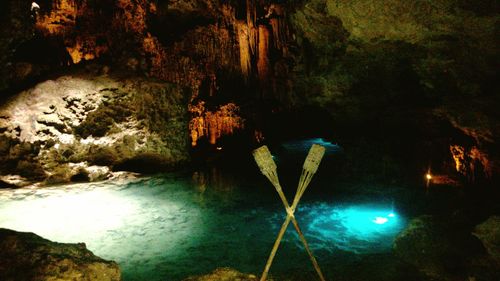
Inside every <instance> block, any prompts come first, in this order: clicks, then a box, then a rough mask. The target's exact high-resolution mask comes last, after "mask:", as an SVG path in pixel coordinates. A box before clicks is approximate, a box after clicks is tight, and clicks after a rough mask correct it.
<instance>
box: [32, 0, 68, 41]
mask: <svg viewBox="0 0 500 281" xmlns="http://www.w3.org/2000/svg"><path fill="white" fill-rule="evenodd" d="M52 5H53V8H52V10H51V11H50V13H48V14H45V15H41V16H40V17H39V18H38V19H37V22H36V24H35V28H36V30H38V32H40V33H41V34H42V35H43V36H49V35H52V36H54V35H64V34H65V33H68V32H70V31H71V30H73V28H74V26H75V23H76V18H77V15H78V7H77V5H76V1H75V0H54V1H53V4H52Z"/></svg>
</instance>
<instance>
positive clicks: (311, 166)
mask: <svg viewBox="0 0 500 281" xmlns="http://www.w3.org/2000/svg"><path fill="white" fill-rule="evenodd" d="M324 155H325V147H324V146H321V145H319V144H313V145H312V146H311V149H310V150H309V154H307V158H306V160H305V161H304V166H303V168H304V170H306V171H308V172H309V173H312V174H315V173H316V171H317V170H318V167H319V164H320V163H321V159H323V156H324Z"/></svg>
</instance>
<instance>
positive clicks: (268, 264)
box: [260, 215, 291, 281]
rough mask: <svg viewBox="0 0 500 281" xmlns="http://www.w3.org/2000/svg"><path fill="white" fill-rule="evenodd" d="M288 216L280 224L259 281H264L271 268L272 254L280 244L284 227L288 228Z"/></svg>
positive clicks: (274, 254) (273, 254)
mask: <svg viewBox="0 0 500 281" xmlns="http://www.w3.org/2000/svg"><path fill="white" fill-rule="evenodd" d="M290 219H291V217H290V216H288V215H287V216H286V220H285V221H284V222H283V225H282V226H281V229H280V232H279V234H278V238H276V241H275V242H274V245H273V249H272V250H271V254H270V255H269V258H268V259H267V263H266V267H265V268H264V272H262V276H261V277H260V281H265V280H266V278H267V274H268V273H269V269H270V268H271V264H272V263H273V260H274V256H276V252H277V251H278V247H279V246H280V243H281V239H283V235H284V234H285V231H286V229H287V228H288V224H290Z"/></svg>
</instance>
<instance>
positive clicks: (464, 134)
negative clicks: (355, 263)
mask: <svg viewBox="0 0 500 281" xmlns="http://www.w3.org/2000/svg"><path fill="white" fill-rule="evenodd" d="M498 11H499V6H498V3H496V2H495V1H489V0H485V1H475V2H474V3H472V2H470V1H454V0H440V1H411V3H410V2H408V1H400V0H390V1H382V0H380V1H378V0H375V1H373V0H351V1H337V0H309V1H302V2H301V4H300V5H298V6H297V7H296V9H295V10H294V11H293V13H291V15H290V20H291V24H292V26H293V28H294V29H295V31H296V32H295V34H296V36H297V42H298V44H299V45H300V46H301V48H300V51H301V53H302V54H301V56H299V58H298V64H297V67H296V69H297V70H300V71H298V72H296V74H297V78H296V81H297V82H296V83H295V84H294V93H295V97H297V98H298V99H299V100H300V102H299V103H302V104H313V105H315V106H318V107H321V108H324V109H326V110H327V111H329V112H330V114H331V115H332V116H333V119H334V120H335V121H334V123H335V124H332V125H333V126H332V128H335V129H334V130H335V133H334V134H337V135H345V137H346V138H349V136H348V135H351V138H355V139H360V138H363V137H367V139H366V141H374V140H375V141H376V142H380V144H378V145H379V146H382V147H383V146H385V145H384V143H387V145H386V146H387V147H388V148H389V149H390V150H392V151H396V150H397V148H398V147H401V151H399V152H397V153H396V155H389V154H390V153H389V154H388V153H383V154H385V155H379V156H378V158H379V159H382V158H386V159H391V160H390V162H392V163H394V166H398V165H402V166H404V165H406V164H408V163H409V161H408V159H415V160H416V162H420V163H422V164H421V165H422V166H423V165H428V163H431V166H432V168H433V169H435V170H436V172H437V171H439V172H445V173H448V172H450V173H453V169H452V168H453V167H452V166H454V165H455V163H454V162H455V158H454V157H455V156H454V155H452V153H450V149H449V147H450V146H455V145H458V146H461V147H463V148H464V149H465V150H467V151H469V152H467V153H468V154H469V155H468V156H467V157H469V158H477V159H478V160H477V161H476V160H473V161H469V162H471V163H472V165H475V167H472V168H469V169H468V171H467V172H464V169H462V170H461V171H458V172H457V171H456V170H455V175H460V176H461V177H464V178H469V179H474V180H475V181H477V180H479V179H480V178H482V179H485V178H490V177H491V175H498V174H500V169H499V165H498V163H499V162H498V161H499V158H498V157H496V156H494V155H496V154H498V149H496V148H495V147H497V146H498V143H497V141H496V140H497V139H498V137H499V136H500V130H499V126H498V124H499V123H500V118H499V116H498V114H497V111H496V110H494V109H493V107H494V106H493V105H495V106H496V107H498V105H499V104H500V103H499V100H498V98H497V97H498V95H497V94H496V93H498V90H499V88H498V83H496V82H493V81H496V80H497V79H498V73H497V71H496V70H495V69H496V66H495V63H494V62H495V61H498V58H499V55H500V52H499V48H498V46H499V44H498V38H499V37H498V23H499V20H500V18H499V13H498ZM358 132H359V133H358ZM391 140H394V142H393V143H392V144H391V143H388V142H390V141H391ZM410 151H416V154H415V155H409V154H408V152H410ZM472 151H474V153H472ZM397 154H399V155H405V157H404V158H401V159H400V160H398V159H397V158H398V156H397ZM472 154H474V155H472ZM424 155H425V157H422V156H424ZM419 157H421V158H422V159H419ZM467 157H466V158H467ZM424 158H426V159H424ZM405 163H406V164H405ZM424 163H425V164H424ZM378 164H380V161H379V162H378ZM463 165H469V163H463ZM379 166H381V165H379ZM426 168H427V167H420V168H419V167H418V164H417V167H414V168H412V169H414V170H415V171H416V172H418V173H422V171H423V170H425V169H426ZM379 172H380V173H382V172H383V171H379ZM394 172H397V171H394ZM474 173H475V174H474ZM479 181H481V180H479Z"/></svg>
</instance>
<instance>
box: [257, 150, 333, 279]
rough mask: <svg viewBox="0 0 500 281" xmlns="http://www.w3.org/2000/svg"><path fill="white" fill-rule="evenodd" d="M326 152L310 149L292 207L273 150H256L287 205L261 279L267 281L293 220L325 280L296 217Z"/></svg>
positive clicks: (265, 171)
mask: <svg viewBox="0 0 500 281" xmlns="http://www.w3.org/2000/svg"><path fill="white" fill-rule="evenodd" d="M324 153H325V148H324V147H322V146H320V145H317V144H314V145H313V146H312V147H311V149H310V150H309V154H308V156H307V158H306V161H305V162H304V165H303V170H302V174H301V177H300V180H299V185H298V188H297V192H296V194H295V198H294V201H293V205H292V206H291V207H290V205H289V203H288V200H287V199H286V196H285V194H284V193H283V190H282V188H281V185H280V183H279V179H278V173H277V167H276V164H275V163H274V160H273V157H272V155H271V152H270V151H269V149H268V148H267V146H262V147H260V148H258V149H256V150H254V152H253V155H254V158H255V161H256V162H257V165H258V166H259V169H260V171H261V172H262V174H264V176H266V177H267V178H268V179H269V181H270V182H271V183H272V184H273V186H274V187H275V189H276V191H277V192H278V194H279V196H280V198H281V201H282V202H283V205H284V206H285V209H286V212H287V216H286V219H285V222H284V223H283V225H282V226H281V229H280V231H279V233H278V237H277V238H276V241H275V243H274V246H273V249H272V250H271V254H270V255H269V258H268V260H267V263H266V266H265V268H264V272H263V273H262V277H261V279H260V280H261V281H265V280H266V278H267V275H268V272H269V269H270V267H271V264H272V262H273V259H274V257H275V255H276V252H277V251H278V247H279V244H280V243H281V240H282V239H283V235H284V234H285V232H286V229H287V227H288V224H289V223H290V221H292V223H293V225H294V227H295V230H296V231H297V233H298V234H299V237H300V239H301V241H302V243H303V244H304V247H305V249H306V251H307V253H308V255H309V258H310V259H311V262H312V263H313V266H314V269H315V270H316V272H317V273H318V275H319V277H320V279H321V280H322V281H325V278H324V276H323V273H322V272H321V269H320V267H319V265H318V262H317V261H316V258H315V257H314V255H313V253H312V251H311V249H310V248H309V245H308V243H307V240H306V238H305V237H304V234H303V233H302V231H301V230H300V227H299V224H298V222H297V220H296V219H295V215H294V213H295V210H296V208H297V205H298V203H299V201H300V198H301V197H302V195H303V194H304V192H305V190H306V188H307V186H308V185H309V183H310V182H311V179H312V176H313V175H314V174H315V173H316V171H317V169H318V166H319V164H320V162H321V159H322V157H323V155H324Z"/></svg>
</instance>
